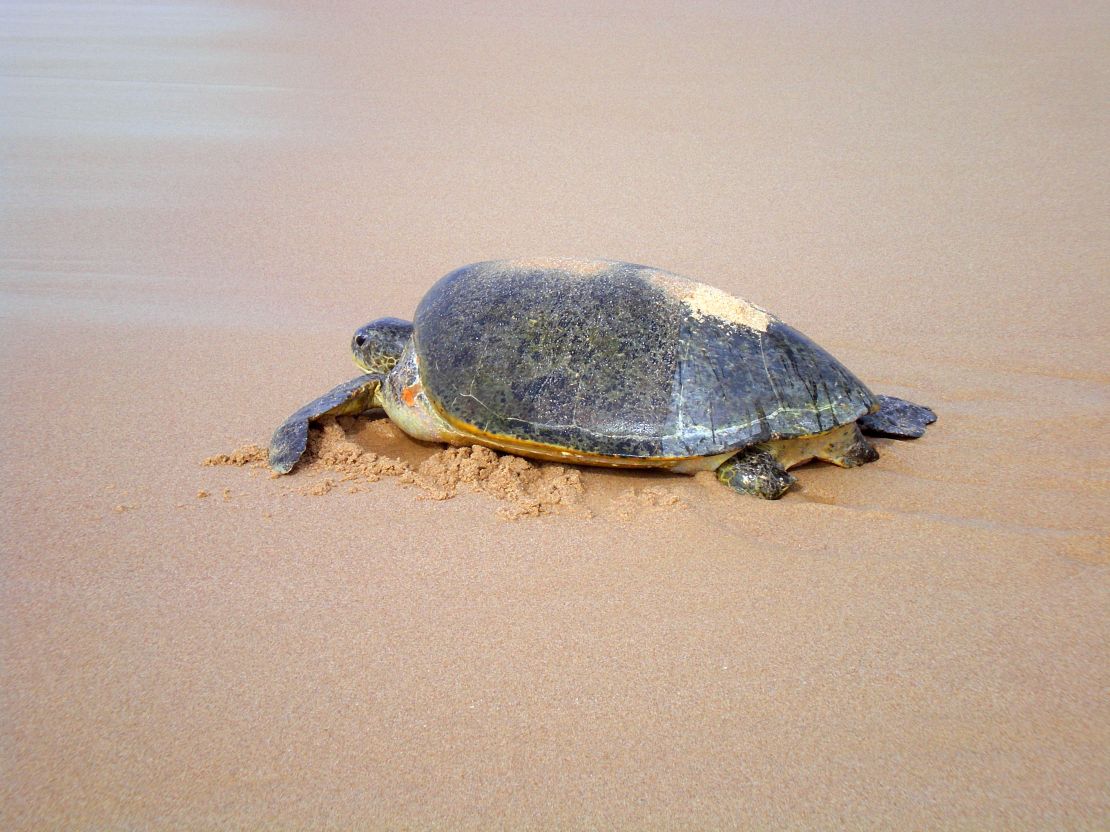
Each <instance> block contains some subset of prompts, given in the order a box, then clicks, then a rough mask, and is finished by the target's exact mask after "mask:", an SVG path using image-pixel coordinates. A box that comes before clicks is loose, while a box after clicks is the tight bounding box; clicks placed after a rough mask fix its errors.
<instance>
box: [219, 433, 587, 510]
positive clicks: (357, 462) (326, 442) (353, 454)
mask: <svg viewBox="0 0 1110 832" xmlns="http://www.w3.org/2000/svg"><path fill="white" fill-rule="evenodd" d="M383 422H384V424H381V423H383ZM395 432H396V428H394V427H393V426H392V425H391V424H390V423H389V422H388V420H368V419H365V418H351V417H346V418H342V419H340V420H339V421H337V420H335V419H326V420H323V421H321V423H320V424H319V425H318V426H317V427H314V428H312V429H311V430H310V431H309V434H308V448H307V450H306V451H305V456H304V458H303V459H302V461H301V463H300V464H299V465H298V467H297V472H298V473H301V474H308V475H310V476H313V477H314V478H313V479H312V481H311V482H309V483H307V484H303V483H302V484H298V485H297V487H296V488H295V490H296V491H298V492H299V493H301V494H305V495H308V496H316V497H319V496H323V495H325V494H330V493H332V492H333V491H335V490H337V489H338V488H339V487H340V486H341V485H343V486H346V488H345V490H346V492H347V493H350V494H358V493H361V492H364V491H366V490H367V488H366V486H367V485H368V484H370V483H375V482H378V481H379V480H381V479H382V478H383V477H395V478H397V480H398V482H400V483H402V484H404V485H413V486H416V487H418V488H419V489H421V491H422V492H423V494H422V496H423V497H425V498H427V499H433V500H449V499H451V498H452V497H455V496H456V495H457V494H458V493H459V491H460V489H466V490H469V491H472V492H478V493H482V494H486V495H488V496H490V497H493V498H495V499H497V500H499V501H502V502H505V503H507V504H508V505H506V506H504V507H502V508H501V509H500V510H499V513H500V514H501V515H502V516H504V517H508V518H512V519H515V518H518V517H536V516H540V515H544V514H550V513H552V512H555V511H560V512H568V511H569V512H573V513H575V514H588V512H587V510H586V509H585V507H584V506H583V505H582V493H583V488H582V479H581V474H580V473H579V471H578V470H577V469H575V468H568V467H566V466H564V465H554V464H549V463H534V462H530V461H529V460H527V459H523V458H522V457H518V456H513V455H512V454H499V453H497V452H495V451H492V450H490V449H489V448H486V447H483V446H481V445H473V446H471V447H461V448H444V449H443V450H440V451H438V452H435V453H432V454H431V455H430V456H427V457H426V458H425V459H423V460H421V461H418V462H410V461H407V460H405V459H401V458H400V457H394V456H387V455H385V454H381V453H378V452H376V451H373V450H370V449H369V448H368V447H366V445H365V444H364V443H365V442H367V441H373V439H374V437H375V436H377V437H379V438H392V437H395ZM367 437H369V439H368V438H367ZM359 440H362V441H359ZM201 464H202V465H206V466H216V465H234V466H240V467H242V466H248V465H249V466H252V467H256V468H264V467H266V450H265V448H262V447H261V446H259V445H255V444H250V445H244V446H242V447H240V448H237V449H236V450H234V451H232V452H231V453H223V454H217V455H215V456H211V457H208V458H207V459H205V460H204V461H203V462H202V463H201Z"/></svg>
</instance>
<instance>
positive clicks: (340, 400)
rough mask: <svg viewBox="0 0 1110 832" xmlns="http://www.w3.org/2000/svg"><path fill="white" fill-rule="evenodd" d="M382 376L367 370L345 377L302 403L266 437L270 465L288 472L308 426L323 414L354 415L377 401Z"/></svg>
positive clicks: (304, 444)
mask: <svg viewBox="0 0 1110 832" xmlns="http://www.w3.org/2000/svg"><path fill="white" fill-rule="evenodd" d="M381 382H382V376H381V374H379V373H367V374H366V375H364V376H359V377H358V378H353V379H351V380H350V381H345V382H343V383H342V384H340V385H339V386H338V387H334V388H332V389H331V390H329V391H328V392H327V393H325V394H324V395H322V396H321V397H320V398H318V399H314V400H313V401H311V402H309V403H308V404H306V405H305V406H304V407H302V408H301V409H300V410H298V411H297V412H296V413H294V414H293V415H292V416H290V417H289V418H288V419H286V420H285V421H284V422H283V423H282V425H281V427H279V428H278V429H277V430H276V431H274V436H273V438H272V439H271V440H270V468H272V469H273V470H274V471H276V472H277V473H279V474H288V473H289V472H290V471H292V470H293V466H294V465H296V464H297V460H299V459H300V458H301V456H302V455H303V454H304V451H305V448H306V447H308V426H309V424H310V423H311V422H314V421H316V420H317V419H319V418H321V417H323V416H354V415H355V414H357V413H363V412H365V411H367V410H371V409H372V408H374V407H378V406H379V405H378V404H377V402H376V399H377V394H378V388H379V387H380V386H381Z"/></svg>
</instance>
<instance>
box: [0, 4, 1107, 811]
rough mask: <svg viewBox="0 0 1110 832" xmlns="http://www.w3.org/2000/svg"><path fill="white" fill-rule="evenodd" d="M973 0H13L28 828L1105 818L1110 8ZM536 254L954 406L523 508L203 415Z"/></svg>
mask: <svg viewBox="0 0 1110 832" xmlns="http://www.w3.org/2000/svg"><path fill="white" fill-rule="evenodd" d="M964 5H965V4H949V5H941V4H935V3H925V4H912V7H911V4H889V5H887V6H885V7H878V6H875V7H872V6H869V5H862V4H852V5H851V6H845V7H843V8H840V9H830V8H828V7H825V6H822V7H820V8H816V7H815V8H811V9H803V8H801V7H799V6H796V5H794V4H785V3H784V4H777V3H776V4H763V3H760V4H754V3H753V4H750V6H747V7H745V8H732V9H721V8H717V7H716V6H714V5H713V4H673V5H669V4H663V3H655V2H652V3H647V4H638V5H637V7H636V8H635V9H632V8H630V7H629V6H627V5H625V4H598V3H594V2H591V3H571V4H568V3H557V4H556V3H553V4H525V5H521V4H510V3H503V4H496V5H491V4H471V3H451V4H413V3H404V4H379V3H374V4H328V9H330V11H328V12H327V13H324V12H321V11H319V10H317V11H314V12H312V13H309V12H308V11H306V10H307V9H308V8H309V5H308V4H294V3H243V4H238V5H236V4H223V5H208V4H202V3H195V4H186V3H169V4H157V5H155V4H136V5H134V6H129V5H127V4H112V5H106V6H104V7H99V6H86V5H78V4H72V3H58V4H49V5H40V4H35V3H12V4H6V5H4V6H3V7H0V33H2V34H0V43H2V49H0V74H2V78H3V85H2V87H0V111H2V112H3V113H4V116H3V119H2V120H0V134H2V143H0V154H2V165H3V171H2V173H3V176H2V180H3V185H2V188H0V212H2V218H3V222H2V223H0V256H2V260H0V356H2V361H3V368H2V372H3V376H2V377H3V379H4V381H3V385H2V386H0V391H2V405H3V407H2V409H0V414H2V416H0V418H2V420H3V428H4V437H5V449H4V452H3V466H4V470H3V476H2V477H0V507H2V511H3V516H4V518H5V519H4V522H3V524H2V532H0V534H2V538H0V540H2V544H3V549H2V568H3V572H2V591H3V599H2V607H0V609H2V614H0V616H2V617H0V625H2V626H0V650H2V667H3V692H2V701H0V719H2V764H3V770H2V771H0V827H2V828H4V829H12V830H15V829H63V828H64V829H107V828H127V829H182V828H187V829H264V828H289V829H293V828H304V829H308V828H312V829H326V828H336V829H339V828H352V827H357V828H383V829H385V828H390V829H400V828H406V829H431V828H438V829H468V828H473V829H490V828H497V829H525V828H536V829H587V828H588V829H607V828H624V829H667V828H670V829H689V828H703V829H706V828H714V829H718V828H720V829H723V828H758V829H770V828H835V827H847V828H853V829H866V828H887V829H910V828H963V829H988V828H993V829H1046V828H1053V829H1096V828H1106V827H1107V826H1110V788H1108V781H1110V764H1108V755H1107V748H1108V747H1110V712H1108V704H1107V702H1108V696H1107V693H1108V690H1110V650H1108V644H1110V638H1108V636H1110V627H1108V611H1110V604H1108V601H1110V592H1108V579H1107V578H1108V576H1107V568H1108V563H1110V510H1108V509H1110V500H1108V496H1110V487H1108V484H1110V451H1108V448H1110V443H1108V441H1107V440H1108V438H1110V424H1108V411H1110V366H1108V359H1107V356H1108V355H1110V339H1108V337H1107V331H1108V324H1110V302H1108V297H1107V294H1108V283H1110V281H1108V262H1110V252H1108V246H1107V240H1108V238H1110V233H1108V228H1107V210H1106V209H1107V205H1108V204H1110V188H1108V187H1107V174H1106V171H1107V170H1108V169H1110V159H1108V158H1107V157H1108V153H1107V148H1108V147H1110V130H1108V124H1107V111H1106V108H1105V101H1106V97H1107V96H1106V93H1107V90H1106V76H1107V70H1108V68H1110V63H1108V58H1107V51H1106V48H1105V33H1106V31H1107V26H1108V24H1110V21H1108V20H1107V13H1106V6H1105V4H1098V3H1074V4H1067V5H1066V6H1057V4H1044V3H1039V2H1028V3H1025V4H1007V3H985V4H974V11H971V12H966V11H960V9H961V8H962V7H963V6H964ZM1050 6H1052V8H1054V9H1056V10H1054V11H1048V10H1047V9H1048V8H1049V7H1050ZM314 7H316V6H314ZM318 8H323V7H322V6H318ZM548 255H568V256H584V257H591V256H600V257H609V258H614V259H626V260H633V261H637V262H643V263H649V264H651V265H655V266H659V267H661V268H666V269H670V270H672V271H676V272H678V273H681V274H686V275H689V276H691V277H695V278H699V279H702V280H705V281H707V282H710V283H712V284H714V285H717V286H720V287H721V288H723V289H725V290H727V291H730V292H733V293H736V294H739V295H742V296H744V297H746V298H748V299H750V300H751V301H752V302H754V303H756V304H758V305H760V306H762V307H765V308H767V309H769V310H771V311H773V312H774V313H775V314H777V315H779V316H780V317H782V318H783V319H784V320H786V321H788V322H790V323H791V324H793V325H795V326H797V327H798V328H800V329H801V330H803V331H804V332H806V333H807V334H809V335H810V336H811V337H813V338H814V339H816V340H817V341H818V342H820V343H822V344H823V345H824V346H826V347H828V348H829V349H830V350H832V351H833V352H834V353H835V354H836V355H838V356H839V357H840V358H841V359H842V360H844V361H845V363H847V364H848V365H849V366H850V367H852V368H853V369H854V370H855V371H856V372H858V373H859V374H860V375H861V376H862V377H863V378H864V379H866V380H867V381H868V382H869V383H871V384H872V386H873V387H874V388H875V389H876V390H878V391H882V392H889V393H892V394H895V395H904V396H906V397H909V398H912V399H915V400H918V401H922V402H924V403H927V404H930V405H932V406H934V407H935V408H936V410H937V412H938V413H939V414H940V421H939V422H938V423H937V424H936V425H935V426H934V427H933V428H932V429H931V430H930V432H929V433H928V435H927V436H926V437H925V438H923V439H921V440H919V441H917V442H912V443H895V442H880V443H879V444H880V450H881V452H882V454H883V457H882V459H881V460H880V461H879V462H877V463H875V464H873V465H868V466H865V467H863V468H860V469H857V470H852V471H843V470H839V469H836V468H833V467H830V466H823V465H816V466H809V467H806V468H804V469H801V470H800V472H799V477H800V488H798V489H797V490H796V491H795V492H792V493H791V494H789V495H788V496H787V497H786V498H785V499H784V500H782V501H781V502H778V503H764V502H760V501H756V500H750V499H740V498H738V497H737V496H736V495H733V494H731V493H729V492H728V491H727V490H725V489H723V488H721V487H719V486H717V485H716V484H715V483H714V482H712V480H711V479H709V481H707V478H705V477H698V478H683V477H676V476H667V475H662V474H651V473H643V472H640V473H636V472H632V473H629V472H605V471H594V470H583V471H581V472H580V473H579V472H575V474H579V475H578V476H577V478H575V477H574V476H572V475H570V474H568V473H566V472H564V474H561V475H560V476H563V475H566V476H567V477H568V479H567V483H566V486H565V489H564V490H565V493H566V495H567V502H568V505H567V506H555V507H554V508H555V509H557V510H554V511H548V510H547V509H548V508H551V506H547V507H545V508H544V509H543V510H541V509H539V508H537V509H536V510H535V511H531V512H529V513H531V514H536V515H538V516H534V517H532V516H530V517H523V518H520V519H517V520H515V521H510V520H506V519H505V518H504V517H502V516H501V513H502V512H500V510H501V509H506V508H508V509H510V510H511V509H513V507H514V506H517V505H518V504H519V500H511V501H504V500H499V499H495V497H496V496H497V494H496V493H495V494H492V495H491V493H489V489H486V490H485V491H484V492H483V491H482V490H481V488H480V490H478V491H473V490H471V489H470V488H469V486H467V487H463V488H460V489H458V491H459V493H458V495H457V496H455V497H454V498H453V499H448V500H434V499H420V497H421V496H422V495H426V493H427V489H424V488H422V487H421V486H420V485H419V483H416V482H415V481H414V483H412V484H409V485H406V484H405V483H404V482H401V480H402V479H405V477H404V476H397V477H389V476H384V477H382V476H381V475H382V474H383V473H386V469H389V468H390V465H391V464H392V463H389V462H388V460H390V459H397V460H401V463H400V464H403V465H404V466H407V467H408V468H409V469H411V470H414V471H419V469H420V466H421V465H422V464H423V463H424V462H425V461H426V460H427V459H428V458H430V457H432V456H433V455H434V454H436V453H437V449H435V448H428V447H425V446H420V445H418V444H417V443H412V442H409V441H408V440H405V439H403V438H399V437H395V436H390V435H387V434H386V433H383V434H382V435H381V436H380V437H378V439H375V438H374V437H373V436H370V437H366V436H363V439H364V440H365V442H359V441H355V443H354V444H355V445H357V446H358V448H359V450H358V453H359V454H364V453H371V452H372V453H374V454H378V456H377V457H374V458H370V457H366V458H362V457H359V456H355V457H353V458H354V459H355V460H356V461H358V460H361V462H359V464H362V463H366V464H367V465H369V469H370V470H369V474H373V475H374V476H377V477H379V478H380V479H379V480H378V481H372V480H373V477H372V476H369V475H366V476H363V477H361V478H360V479H356V480H352V481H349V482H341V480H342V477H341V476H332V477H331V478H332V479H334V480H335V482H334V486H335V487H333V488H331V490H330V492H329V493H327V494H324V495H323V496H320V497H316V496H307V495H305V494H301V493H298V489H301V487H302V486H308V485H310V483H315V482H317V481H318V480H319V479H321V478H327V477H328V476H329V475H328V474H327V473H326V472H324V473H320V474H313V473H312V472H311V471H304V472H301V473H298V474H296V475H294V476H293V477H291V478H288V479H283V480H271V479H270V478H269V477H268V476H266V474H265V472H263V471H261V470H258V469H254V468H252V467H251V466H250V460H249V459H248V460H246V461H245V462H246V464H245V465H243V466H241V467H240V466H233V465H232V466H215V467H205V466H201V465H199V464H198V463H199V461H200V460H202V459H204V458H205V457H208V456H210V455H211V454H213V453H216V452H217V451H222V450H229V449H232V448H235V447H238V446H240V445H241V444H243V443H247V442H264V441H265V440H266V438H267V437H268V435H269V433H270V431H271V430H272V429H273V427H274V426H275V425H276V424H278V423H279V422H280V421H281V419H283V418H284V417H285V416H286V415H287V414H288V412H289V411H290V409H291V408H292V407H295V406H297V405H299V404H300V403H302V402H303V401H307V400H308V399H309V398H311V397H313V396H315V395H317V394H318V393H320V392H321V391H323V390H325V389H327V388H328V387H329V386H331V385H332V384H335V383H337V382H339V381H342V380H344V379H346V378H349V377H350V376H351V375H353V372H354V371H353V367H352V365H351V363H350V360H349V358H348V356H347V354H346V345H347V343H348V339H349V337H350V333H351V332H352V331H353V330H354V328H355V327H357V326H358V325H360V324H362V323H364V322H365V321H366V320H368V319H370V318H372V317H376V316H379V315H400V316H408V315H409V314H411V311H412V309H413V308H414V305H415V303H416V301H417V300H418V299H419V297H420V295H421V294H422V293H423V292H424V290H425V289H426V288H427V287H428V286H429V285H430V284H431V282H432V281H433V280H435V279H436V278H437V277H438V276H439V275H441V274H443V273H444V272H446V271H448V270H450V269H451V268H454V267H456V266H458V265H461V264H463V263H467V262H472V261H476V260H483V259H490V258H498V257H519V256H548ZM373 430H379V428H375V427H373V425H371V424H362V425H358V424H353V425H348V428H344V429H343V436H342V437H340V436H335V437H333V438H335V439H336V440H337V442H338V444H339V446H340V447H342V443H343V442H349V441H350V439H351V437H352V436H354V437H355V438H356V439H357V437H358V436H361V435H362V434H363V433H364V432H365V431H373ZM379 440H380V441H381V444H380V445H378V444H375V442H377V441H379ZM321 441H322V440H321ZM348 450H349V449H348ZM348 462H350V459H348ZM440 463H443V464H448V463H450V464H454V465H455V466H456V471H457V472H458V473H459V477H458V479H459V481H460V482H462V481H464V480H465V477H464V476H463V474H462V473H461V472H462V471H463V469H464V468H465V469H467V470H471V469H472V468H473V466H477V469H480V470H483V471H485V470H492V468H494V467H498V468H499V467H501V466H508V467H511V466H512V465H515V463H512V462H507V463H506V462H502V461H497V460H493V459H487V460H485V462H483V461H482V460H481V459H478V460H475V459H472V458H466V455H465V453H464V454H462V455H461V456H460V457H459V458H457V459H455V460H454V462H453V463H452V462H451V460H450V459H448V458H446V457H440V458H439V463H433V464H434V465H439V464H440ZM483 465H484V466H485V467H483ZM374 466H379V467H382V470H380V471H379V470H374ZM468 466H469V467H468ZM390 470H391V469H390ZM437 470H438V469H437ZM402 473H403V472H402ZM471 473H473V471H471ZM441 474H442V471H441V470H439V471H438V473H437V474H436V476H439V475H441ZM413 476H414V477H415V475H413ZM466 476H470V474H467V475H466ZM475 476H477V475H475ZM499 476H502V477H503V478H504V482H502V483H501V486H504V487H507V488H510V490H511V489H512V488H517V487H519V488H522V489H525V490H526V489H527V487H528V484H527V482H526V480H527V479H528V477H523V478H522V477H521V476H520V472H516V473H514V472H513V471H507V472H505V473H504V474H502V475H499ZM528 476H534V475H528ZM545 476H546V475H545ZM514 478H516V479H514ZM478 479H479V480H480V479H481V477H478ZM486 479H487V480H488V479H489V477H487V478H486ZM517 480H519V482H517ZM574 482H577V483H579V484H580V486H581V491H580V492H579V491H578V489H577V487H576V486H575V485H574ZM514 483H516V484H515V485H514ZM464 485H465V482H464ZM479 486H480V487H481V483H479ZM501 486H497V485H496V483H495V486H494V487H492V488H493V490H494V491H495V492H496V491H497V489H498V488H500V487H501ZM351 487H354V488H356V491H357V493H354V494H352V493H348V491H349V489H350V488H351ZM545 493H546V492H545ZM202 494H203V495H205V496H202ZM518 496H519V495H518ZM525 496H526V495H525ZM533 496H535V495H533ZM521 499H523V498H521ZM525 502H526V501H525ZM541 502H542V500H541ZM564 509H565V510H564ZM510 513H512V511H510Z"/></svg>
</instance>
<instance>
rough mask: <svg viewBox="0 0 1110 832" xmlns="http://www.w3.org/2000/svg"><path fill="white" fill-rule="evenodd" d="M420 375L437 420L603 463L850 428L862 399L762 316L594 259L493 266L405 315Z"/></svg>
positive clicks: (451, 282) (735, 301)
mask: <svg viewBox="0 0 1110 832" xmlns="http://www.w3.org/2000/svg"><path fill="white" fill-rule="evenodd" d="M414 324H415V330H414V334H413V339H414V344H415V349H416V356H417V359H418V362H419V368H420V379H421V383H422V385H423V387H424V391H425V393H426V394H427V396H428V398H429V400H430V401H431V402H432V404H433V405H434V406H435V407H436V408H437V409H438V410H439V411H440V412H441V413H442V415H444V416H445V417H446V418H447V420H448V421H449V422H451V423H452V424H454V425H455V426H456V427H458V428H461V429H463V430H466V431H470V432H474V431H475V430H476V431H478V432H480V433H484V434H490V435H493V436H497V437H504V438H507V439H510V440H516V441H524V442H533V443H539V444H540V445H544V446H548V447H552V448H559V449H571V450H575V451H581V452H585V453H591V454H602V455H606V456H616V457H639V458H676V457H679V458H682V457H698V456H712V455H715V454H719V453H723V452H726V451H730V450H736V449H738V448H742V447H745V446H747V445H751V444H754V443H756V442H762V441H765V440H767V439H772V438H783V437H792V436H802V435H808V434H814V433H821V432H823V431H826V430H830V429H832V428H834V427H837V426H838V425H842V424H846V423H848V422H852V421H855V420H856V419H857V418H859V417H860V416H861V415H863V414H864V413H867V412H868V411H870V410H871V409H872V407H873V405H874V398H873V396H872V394H871V392H870V391H869V390H868V389H867V388H866V387H865V386H864V385H863V384H862V383H861V382H860V381H859V379H857V378H856V377H855V376H854V375H853V374H852V373H851V372H849V371H848V370H847V369H846V368H845V367H844V366H843V365H842V364H841V363H840V362H839V361H837V360H836V359H835V358H833V357H832V356H831V355H830V354H829V353H827V352H826V351H825V350H823V349H822V348H821V347H819V346H817V344H815V343H813V341H811V340H809V339H808V338H807V337H805V336H804V335H802V334H801V333H800V332H798V331H797V330H795V329H793V328H792V327H789V326H787V325H786V324H784V323H782V322H781V321H779V320H778V319H777V318H775V317H774V316H773V315H771V314H770V313H768V312H766V311H764V310H762V309H760V308H759V307H757V306H754V305H752V304H750V303H748V302H746V301H743V300H740V299H739V298H735V297H733V296H731V295H729V294H727V293H725V292H723V291H721V290H719V289H715V288H713V287H711V286H707V285H705V284H702V283H696V282H694V281H691V280H687V279H685V278H682V277H679V276H678V275H675V274H671V273H669V272H665V271H661V270H659V269H652V268H649V267H646V266H638V265H634V264H631V263H620V262H613V261H607V260H585V261H584V260H502V261H491V262H486V263H475V264H473V265H470V266H464V267H463V268H461V269H458V270H456V271H454V272H451V273H450V274H448V275H446V276H445V277H443V278H442V279H441V280H440V281H439V282H438V283H436V284H435V286H433V287H432V289H431V290H430V291H429V292H428V293H427V295H425V296H424V299H423V300H422V301H421V302H420V305H419V307H418V308H417V310H416V316H415V321H414Z"/></svg>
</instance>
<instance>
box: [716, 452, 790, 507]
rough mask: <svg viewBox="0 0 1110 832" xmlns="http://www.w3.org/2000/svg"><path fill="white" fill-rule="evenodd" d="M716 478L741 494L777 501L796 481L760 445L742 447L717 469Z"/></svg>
mask: <svg viewBox="0 0 1110 832" xmlns="http://www.w3.org/2000/svg"><path fill="white" fill-rule="evenodd" d="M717 479H718V480H720V481H721V482H723V483H724V484H725V485H727V486H728V487H729V488H731V489H732V490H733V491H739V492H740V493H741V494H751V495H752V496H753V497H762V498H763V499H764V500H777V499H778V498H779V497H781V496H782V495H783V494H785V493H786V492H787V490H789V488H790V486H792V485H793V484H794V483H795V482H797V480H796V479H795V478H794V475H793V474H791V473H789V472H788V471H787V470H786V469H785V468H783V467H782V465H781V464H780V463H779V461H778V460H777V459H775V457H774V454H772V453H771V452H770V451H769V450H767V449H766V448H764V447H761V446H760V445H753V446H752V447H750V448H745V449H744V450H742V451H741V452H740V453H738V454H737V455H736V456H734V457H732V458H731V459H729V460H728V461H727V462H725V463H724V464H723V465H721V467H720V468H718V469H717Z"/></svg>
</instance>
